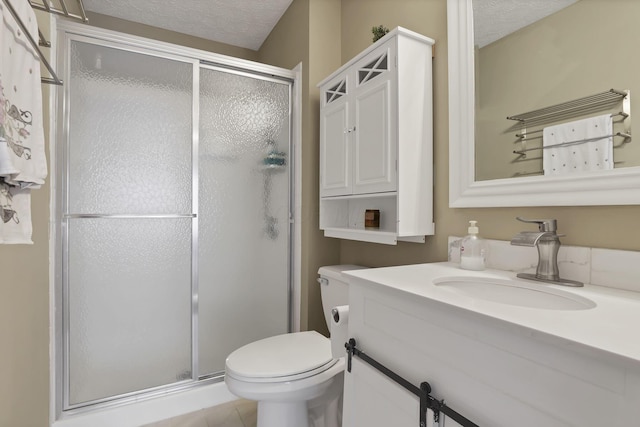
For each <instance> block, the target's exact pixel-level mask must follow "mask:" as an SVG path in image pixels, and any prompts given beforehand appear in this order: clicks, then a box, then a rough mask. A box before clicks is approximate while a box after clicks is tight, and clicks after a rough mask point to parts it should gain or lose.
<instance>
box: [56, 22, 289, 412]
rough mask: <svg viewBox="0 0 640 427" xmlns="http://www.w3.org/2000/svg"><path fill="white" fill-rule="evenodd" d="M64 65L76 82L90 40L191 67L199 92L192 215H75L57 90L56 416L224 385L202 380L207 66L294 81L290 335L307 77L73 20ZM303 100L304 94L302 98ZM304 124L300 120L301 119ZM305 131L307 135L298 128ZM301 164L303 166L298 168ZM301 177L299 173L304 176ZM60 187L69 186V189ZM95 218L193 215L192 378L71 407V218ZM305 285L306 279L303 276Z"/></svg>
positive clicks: (65, 121)
mask: <svg viewBox="0 0 640 427" xmlns="http://www.w3.org/2000/svg"><path fill="white" fill-rule="evenodd" d="M57 28H58V33H57V41H59V42H60V43H59V44H58V49H57V62H58V63H59V64H60V66H61V67H60V69H61V70H62V74H63V75H64V80H65V81H66V82H69V81H70V67H69V61H68V58H69V53H70V47H71V43H72V42H73V41H75V42H84V43H89V44H95V45H99V46H102V47H110V48H115V49H119V50H123V51H127V52H132V53H138V54H143V55H150V56H155V57H160V58H164V59H168V60H174V61H178V62H183V63H188V64H191V65H192V69H193V92H192V212H190V213H184V214H177V215H147V216H144V215H117V214H116V215H102V214H96V215H74V214H69V213H68V212H69V211H68V207H69V187H68V182H69V175H68V173H69V172H68V171H69V165H68V144H69V117H70V111H69V87H68V85H65V86H64V87H62V88H60V89H59V92H58V93H57V101H56V104H57V107H58V108H57V109H56V113H55V114H57V116H58V117H57V118H56V119H55V120H54V122H55V125H54V127H55V128H56V129H54V130H53V134H55V135H56V138H55V139H56V140H57V141H58V142H57V143H56V141H52V144H51V146H52V158H55V159H56V161H57V162H56V165H55V168H53V167H52V172H55V174H53V173H52V228H51V229H52V231H53V233H52V243H51V248H52V249H53V254H52V256H51V260H52V263H53V264H54V265H53V267H52V284H51V286H52V296H51V298H52V301H51V304H52V305H51V306H52V316H51V317H52V339H51V340H52V347H53V355H52V364H51V366H52V378H53V380H54V381H53V383H52V391H53V395H54V397H53V398H52V399H53V401H55V403H54V404H55V410H54V412H55V415H54V417H55V418H56V419H58V418H60V416H61V415H62V413H63V412H64V413H65V414H73V413H81V412H86V411H91V410H94V409H99V408H104V407H115V406H120V405H125V404H129V403H131V402H134V401H137V400H139V399H140V398H141V397H143V398H150V397H154V396H160V395H166V394H167V392H174V391H179V390H182V389H190V388H192V387H194V386H196V385H200V384H204V383H210V382H218V381H222V380H223V378H222V375H217V376H208V377H206V378H198V377H199V374H198V367H199V366H198V360H197V359H198V256H197V254H198V182H199V181H198V178H199V176H198V148H199V138H200V135H199V115H200V105H199V104H200V100H199V83H200V82H199V78H200V69H201V68H214V69H217V70H220V71H224V72H230V73H235V74H241V75H246V76H249V77H252V78H260V79H265V80H270V81H275V82H278V83H284V82H286V83H287V84H288V85H289V127H290V129H289V153H290V159H291V161H290V162H289V166H290V167H289V168H288V171H287V173H288V176H289V179H288V182H289V189H288V190H289V191H288V205H289V206H288V210H289V226H288V227H287V233H288V235H287V239H288V240H287V245H288V260H287V277H288V289H287V295H288V301H287V306H288V325H289V331H293V330H295V329H296V326H295V324H294V323H295V322H294V304H295V302H294V300H293V295H294V288H295V287H296V285H295V284H294V280H296V279H294V259H295V251H296V249H295V245H296V241H297V240H296V239H295V238H294V237H295V236H294V235H295V231H294V218H295V214H294V208H295V203H294V198H295V194H296V192H295V189H296V177H295V176H294V175H295V174H294V155H293V154H294V149H295V144H294V138H295V135H298V136H299V133H298V134H296V133H294V130H298V129H296V127H297V126H298V125H297V124H295V123H294V114H293V108H294V104H295V103H296V99H294V98H295V95H296V94H294V90H293V86H294V85H295V84H296V82H297V78H299V73H295V72H292V71H291V70H284V69H280V68H277V67H272V66H267V65H264V64H258V63H254V62H251V61H247V60H242V59H237V58H231V57H226V56H223V55H218V54H212V53H210V52H204V51H200V50H197V49H192V48H186V47H181V46H176V45H172V44H168V43H164V42H158V41H153V40H149V39H144V38H141V37H137V36H130V35H127V34H122V33H117V32H113V31H109V30H102V29H98V28H93V27H87V26H86V25H82V24H76V23H73V22H65V21H60V22H58V25H57ZM298 96H299V94H298ZM297 120H299V117H297ZM298 131H299V130H298ZM295 167H298V166H297V165H295ZM298 172H299V171H298ZM60 183H65V185H64V187H61V186H60ZM77 217H84V218H86V217H93V218H97V217H99V218H122V217H136V218H142V217H148V218H160V217H161V218H180V217H182V218H185V217H190V218H191V219H192V236H191V238H192V246H191V273H192V275H191V296H192V304H191V307H192V313H191V315H192V320H191V325H192V327H191V341H192V346H191V352H192V356H191V360H192V373H191V374H192V376H191V379H188V380H183V381H179V382H176V383H172V384H167V385H163V386H157V387H153V388H150V389H146V390H143V391H136V392H130V393H124V394H121V395H118V396H110V397H106V398H102V399H97V400H95V401H91V402H84V403H81V404H76V405H71V404H70V402H69V385H70V379H69V360H68V356H69V323H68V322H69V307H68V304H67V303H66V297H67V296H68V291H69V289H68V286H69V282H68V260H69V251H68V243H69V241H68V236H69V229H68V226H67V221H68V219H70V218H77ZM297 280H299V279H297Z"/></svg>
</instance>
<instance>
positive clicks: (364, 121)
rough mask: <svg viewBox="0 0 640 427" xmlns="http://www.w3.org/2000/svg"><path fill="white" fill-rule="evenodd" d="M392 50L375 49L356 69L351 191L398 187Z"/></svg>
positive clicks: (366, 191)
mask: <svg viewBox="0 0 640 427" xmlns="http://www.w3.org/2000/svg"><path fill="white" fill-rule="evenodd" d="M390 55H391V49H389V48H388V47H386V46H385V48H384V49H377V50H375V51H374V52H372V54H371V55H368V56H367V57H366V58H365V59H364V60H363V61H362V62H361V64H362V65H361V66H360V67H358V70H357V81H356V89H355V90H354V104H355V112H354V114H355V121H354V123H355V130H354V132H353V137H352V138H353V140H354V142H353V143H354V149H353V150H354V153H353V157H354V159H353V193H354V194H363V193H380V192H387V191H395V190H396V189H397V184H396V183H397V178H396V176H397V173H396V172H397V171H396V143H395V139H394V138H393V135H394V132H395V130H394V129H395V127H394V126H395V125H396V124H395V122H394V117H395V114H394V113H393V111H394V108H393V106H394V105H395V104H394V97H395V94H394V93H393V83H392V75H393V73H392V70H391V69H390V67H391V57H390Z"/></svg>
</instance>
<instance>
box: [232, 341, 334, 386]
mask: <svg viewBox="0 0 640 427" xmlns="http://www.w3.org/2000/svg"><path fill="white" fill-rule="evenodd" d="M331 362H334V360H333V358H332V356H331V341H330V340H329V339H328V338H326V337H324V336H323V335H320V334H319V333H317V332H316V331H307V332H295V333H291V334H284V335H277V336H274V337H269V338H265V339H263V340H260V341H255V342H252V343H250V344H247V345H245V346H244V347H240V348H239V349H237V350H236V351H234V352H233V353H231V354H230V355H229V357H227V361H226V370H227V374H230V375H232V376H234V377H236V378H238V379H243V378H244V379H246V380H257V381H260V379H263V380H264V379H275V380H278V379H279V380H282V379H283V378H284V377H291V376H296V377H297V378H301V377H302V378H303V377H305V376H308V375H300V374H304V373H309V375H313V374H315V373H316V372H318V371H323V370H324V369H326V368H328V367H330V366H331V365H332V363H331ZM325 365H327V366H326V368H324V369H322V368H323V367H324V366H325Z"/></svg>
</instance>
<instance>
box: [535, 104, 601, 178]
mask: <svg viewBox="0 0 640 427" xmlns="http://www.w3.org/2000/svg"><path fill="white" fill-rule="evenodd" d="M542 133H543V136H542V138H543V145H544V146H545V147H549V146H554V145H558V144H566V143H570V144H568V145H565V146H561V147H553V148H546V149H544V150H543V156H542V160H543V169H544V174H545V175H567V174H572V173H581V172H585V171H597V170H609V169H613V137H612V134H613V120H612V119H611V114H605V115H602V116H596V117H590V118H588V119H583V120H576V121H573V122H569V123H563V124H560V125H556V126H549V127H546V128H544V129H543V131H542ZM573 142H575V144H574V143H573Z"/></svg>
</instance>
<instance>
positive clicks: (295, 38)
mask: <svg viewBox="0 0 640 427" xmlns="http://www.w3.org/2000/svg"><path fill="white" fill-rule="evenodd" d="M339 21H340V0H322V1H318V0H294V1H293V3H292V4H291V6H290V7H289V9H288V10H287V12H286V13H285V14H284V16H283V17H282V18H281V19H280V22H279V23H278V25H277V26H276V28H275V29H274V30H273V31H272V33H271V35H269V37H268V38H267V40H266V41H265V43H264V44H263V46H262V48H261V49H260V52H259V60H260V61H261V62H265V63H268V64H271V65H276V66H280V67H284V68H293V67H294V66H295V65H296V64H298V63H302V68H303V77H302V88H303V95H302V98H303V99H302V143H301V147H302V214H301V217H302V265H301V269H302V292H301V293H302V295H301V310H300V311H301V313H300V314H301V322H300V323H301V325H300V326H301V328H302V329H303V330H306V329H315V330H318V331H320V332H323V333H327V332H328V331H327V327H326V323H325V320H324V317H323V313H322V306H321V304H320V289H319V287H318V285H317V282H316V279H317V277H318V276H317V272H318V268H319V267H320V266H322V265H329V264H337V263H338V262H339V260H340V259H339V251H340V246H339V245H340V243H339V241H337V240H334V239H326V238H324V237H323V236H322V234H321V232H320V230H319V219H318V209H319V195H318V185H319V183H318V167H319V166H318V153H319V145H318V144H319V117H320V109H319V108H320V102H319V99H320V95H319V90H318V88H316V85H317V83H318V82H319V81H320V80H322V79H323V78H324V77H326V76H327V75H329V74H331V73H332V72H333V71H334V70H335V69H336V68H338V67H339V66H340V65H341V62H340V31H339V30H338V31H336V28H335V27H336V23H338V22H339ZM328 29H331V30H328Z"/></svg>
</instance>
